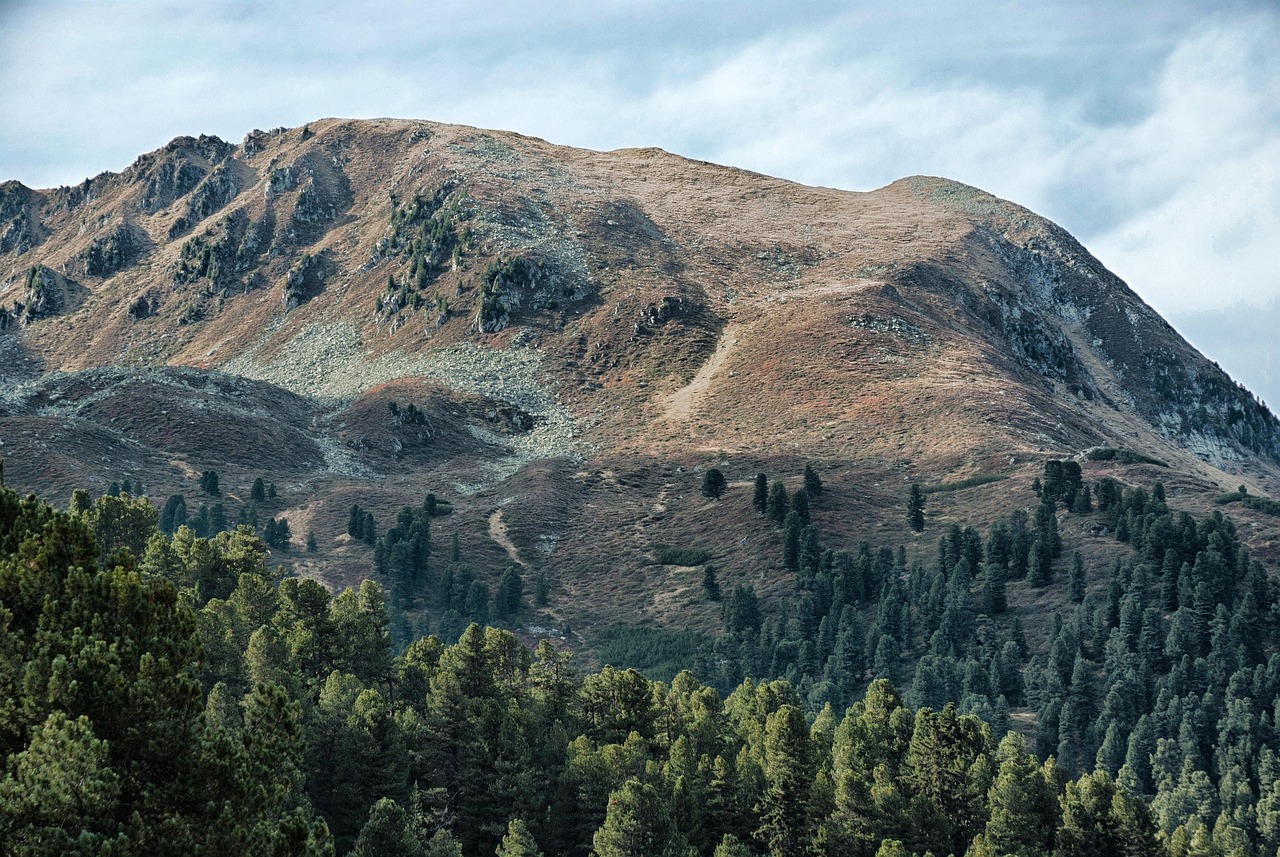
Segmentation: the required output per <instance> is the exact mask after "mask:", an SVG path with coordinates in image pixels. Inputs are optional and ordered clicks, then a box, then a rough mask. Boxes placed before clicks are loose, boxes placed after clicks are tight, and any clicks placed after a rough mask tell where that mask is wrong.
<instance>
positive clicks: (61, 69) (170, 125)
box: [0, 0, 1280, 410]
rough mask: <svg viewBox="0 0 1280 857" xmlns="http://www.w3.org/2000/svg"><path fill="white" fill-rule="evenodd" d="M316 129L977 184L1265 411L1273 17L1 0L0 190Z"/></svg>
mask: <svg viewBox="0 0 1280 857" xmlns="http://www.w3.org/2000/svg"><path fill="white" fill-rule="evenodd" d="M325 116H344V117H374V116H394V117H402V118H421V119H431V120H437V121H443V122H458V123H463V124H468V125H476V126H480V127H486V128H501V129H505V130H511V131H518V132H520V133H523V134H528V135H532V136H536V137H542V138H545V139H547V140H550V141H551V142H554V143H561V144H566V145H574V146H585V147H588V148H593V149H613V148H619V147H623V146H660V147H662V148H664V149H667V150H669V151H672V152H676V153H678V154H681V155H686V156H689V157H693V158H698V159H702V160H708V161H715V162H718V163H724V164H731V165H733V166H737V167H743V168H746V169H751V170H756V171H759V172H762V173H767V174H769V175H774V176H780V177H783V178H788V179H793V180H796V181H800V182H804V183H806V184H818V185H826V186H830V187H838V188H846V189H849V190H870V189H873V188H876V187H880V186H883V185H885V184H888V183H889V182H891V181H893V180H895V179H897V178H901V177H902V176H906V175H913V174H928V175H941V176H946V177H948V178H952V179H956V180H959V181H963V182H966V183H968V184H972V185H976V186H978V187H981V188H983V189H984V190H987V191H990V192H991V193H994V194H996V195H998V196H1001V197H1004V198H1006V199H1010V200H1013V201H1015V202H1018V203H1020V204H1022V205H1025V206H1027V207H1028V208H1031V209H1032V210H1034V211H1036V212H1038V213H1040V214H1043V215H1044V216H1046V217H1049V218H1050V219H1052V220H1054V221H1056V222H1057V223H1059V224H1061V225H1062V226H1064V227H1065V228H1066V229H1067V230H1069V231H1070V232H1071V233H1072V234H1074V235H1075V236H1076V237H1077V238H1079V239H1080V240H1081V241H1082V242H1083V243H1084V244H1085V246H1086V247H1088V248H1089V249H1090V251H1091V252H1093V254H1094V255H1095V256H1097V257H1098V258H1099V259H1101V260H1102V262H1103V263H1104V264H1106V265H1107V267H1109V268H1111V270H1113V271H1115V272H1116V273H1117V274H1119V275H1120V276H1121V277H1122V278H1123V279H1124V280H1125V281H1126V282H1127V283H1128V284H1129V285H1130V286H1131V287H1132V288H1133V289H1134V290H1135V291H1136V292H1137V293H1138V294H1139V295H1141V296H1142V297H1143V299H1144V300H1146V301H1147V302H1148V303H1149V304H1151V305H1152V306H1153V307H1154V308H1155V309H1156V310H1157V311H1159V312H1160V313H1161V314H1162V315H1164V316H1165V317H1166V318H1168V319H1169V320H1170V321H1171V322H1172V323H1173V324H1174V326H1175V327H1177V328H1178V330H1179V331H1180V332H1181V333H1183V335H1184V336H1186V337H1187V338H1188V339H1189V340H1190V341H1191V342H1192V343H1193V344H1195V345H1196V346H1197V347H1199V348H1200V349H1201V350H1202V351H1203V352H1205V353H1206V354H1207V355H1208V356H1209V357H1211V358H1212V359H1214V360H1217V361H1218V362H1219V363H1221V364H1222V366H1223V367H1224V368H1226V369H1227V371H1228V372H1230V373H1231V374H1232V376H1233V377H1235V378H1236V379H1237V380H1240V381H1241V382H1242V383H1244V384H1245V385H1246V386H1247V387H1249V388H1250V389H1251V390H1253V391H1254V392H1255V393H1257V394H1258V395H1259V396H1260V397H1261V398H1263V399H1264V400H1265V401H1267V402H1268V403H1269V404H1271V405H1272V407H1273V408H1274V409H1277V410H1280V343H1277V341H1276V340H1277V339H1280V337H1277V336H1276V332H1277V331H1280V176H1278V175H1277V173H1278V171H1280V2H1277V0H1217V2H1189V0H1132V2H1125V3H1116V2H1114V0H1105V1H1104V2H1098V1H1097V0H1081V2H1053V1H1052V0H1019V2H1014V1H1013V0H1003V2H1002V0H967V2H955V0H947V1H946V2H944V0H917V2H914V3H903V2H900V0H899V2H827V0H790V2H776V1H775V0H754V1H750V0H742V2H728V0H671V2H668V0H630V2H621V0H590V2H588V0H565V2H554V0H541V2H531V1H530V0H526V2H514V0H505V2H499V0H423V1H422V2H417V3H412V4H410V3H403V2H389V0H365V2H359V3H340V2H333V0H310V2H307V3H297V2H288V3H285V2H275V0H202V1H201V2H199V3H191V2H161V0H117V2H111V3H107V2H102V1H101V0H81V2H73V0H38V2H33V1H32V0H0V117H3V120H2V121H0V180H4V179H9V178H16V179H19V180H21V181H22V182H24V183H25V184H27V185H30V186H33V187H51V186H56V185H60V184H74V183H76V182H79V181H80V180H82V179H83V178H85V177H86V176H92V175H96V174H98V173H100V172H102V171H103V170H108V169H110V170H119V169H122V168H123V167H125V166H127V165H128V164H129V163H131V162H132V161H133V160H134V158H136V157H137V156H138V155H139V154H142V153H143V152H147V151H151V150H153V149H156V148H158V147H160V146H162V145H163V144H164V143H165V142H167V141H168V140H170V139H172V138H173V137H176V136H179V135H182V134H192V135H195V134H200V133H210V134H217V135H219V136H221V137H223V138H224V139H228V140H232V141H239V140H240V139H242V138H243V136H244V135H245V133H246V132H248V131H249V130H251V129H253V128H273V127H277V126H295V125H301V124H304V123H306V122H308V121H311V120H314V119H318V118H321V117H325Z"/></svg>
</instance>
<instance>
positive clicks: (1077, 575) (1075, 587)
mask: <svg viewBox="0 0 1280 857" xmlns="http://www.w3.org/2000/svg"><path fill="white" fill-rule="evenodd" d="M1067 588H1068V590H1069V591H1070V594H1071V600H1072V602H1073V603H1075V604H1082V603H1084V592H1085V569H1084V557H1082V556H1081V555H1080V551H1076V552H1075V554H1074V555H1073V556H1072V557H1071V576H1070V577H1069V578H1068V579H1067Z"/></svg>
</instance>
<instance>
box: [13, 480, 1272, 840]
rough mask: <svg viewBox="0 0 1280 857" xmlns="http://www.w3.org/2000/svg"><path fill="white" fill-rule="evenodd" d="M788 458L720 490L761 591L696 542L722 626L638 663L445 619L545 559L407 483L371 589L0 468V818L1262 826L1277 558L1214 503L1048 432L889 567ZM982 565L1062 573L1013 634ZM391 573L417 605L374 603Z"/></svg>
mask: <svg viewBox="0 0 1280 857" xmlns="http://www.w3.org/2000/svg"><path fill="white" fill-rule="evenodd" d="M762 477H763V474H762ZM763 481H764V485H766V486H767V484H768V481H767V479H764V480H763ZM711 482H712V483H714V485H713V487H715V486H718V485H719V480H715V479H712V480H711ZM202 483H203V485H202V487H203V488H204V489H205V491H206V493H209V494H212V493H213V492H212V491H210V490H209V489H210V488H213V489H214V490H216V481H214V480H213V479H212V478H211V477H210V476H209V474H205V475H204V476H202ZM805 483H806V485H805V487H803V488H799V489H798V490H796V491H795V492H793V493H791V494H790V495H788V492H787V491H786V488H785V487H784V486H783V485H782V484H781V482H778V481H775V482H774V483H773V485H774V487H772V488H765V490H757V492H756V494H757V502H758V504H759V505H760V507H761V508H759V510H758V511H759V513H760V514H762V515H764V516H765V517H767V518H770V519H772V520H773V521H775V522H776V523H775V524H774V525H776V526H778V527H779V528H780V529H781V532H782V533H783V539H782V543H783V546H784V552H785V556H784V560H785V563H786V565H787V566H788V567H789V568H791V569H792V570H793V571H794V573H795V578H796V589H795V597H794V598H793V599H792V601H791V602H790V603H789V604H788V605H787V607H786V609H785V610H782V611H780V612H770V611H765V610H763V609H762V607H761V605H760V604H759V602H758V599H757V597H756V595H755V593H754V591H753V590H752V589H751V588H750V587H748V586H745V585H741V584H739V585H736V586H735V587H734V588H733V589H732V591H730V592H727V593H724V594H723V595H722V594H721V593H720V592H719V588H718V584H716V583H715V581H716V577H715V571H714V568H712V569H711V572H710V574H709V575H706V576H704V581H706V595H707V597H708V598H720V599H721V603H722V606H723V622H724V628H723V632H722V634H721V635H720V636H719V637H718V638H717V639H716V640H715V643H714V646H713V647H711V648H710V650H709V651H710V654H709V655H704V656H703V657H702V658H701V659H700V660H699V661H698V662H697V663H696V664H690V666H693V667H695V670H694V671H693V672H690V671H681V672H678V673H676V674H675V675H674V677H673V678H671V679H670V680H669V681H656V680H652V679H650V678H646V677H645V676H644V675H642V674H641V673H640V672H637V671H635V670H632V669H621V668H615V667H612V666H605V667H603V668H601V669H599V670H598V671H594V672H586V671H582V670H579V669H578V668H576V667H575V664H574V660H573V657H572V656H571V654H570V652H569V651H568V650H566V649H565V648H563V647H560V646H557V645H554V644H552V643H551V642H549V641H546V640H543V641H542V642H541V643H540V644H539V645H538V646H537V649H536V651H530V649H529V648H528V647H527V646H526V645H525V643H524V642H522V640H521V639H520V638H519V637H517V636H516V635H515V634H513V633H512V632H511V631H509V630H504V629H502V628H500V627H484V626H483V625H482V624H481V623H477V622H470V623H469V624H467V620H469V619H473V618H478V617H482V618H485V619H489V620H491V621H493V622H498V623H501V622H504V621H509V620H511V619H512V617H514V616H516V615H518V613H519V611H520V610H521V609H522V607H521V605H522V603H523V602H524V600H525V599H527V598H528V597H530V595H532V596H533V597H535V598H545V597H546V594H545V591H542V587H541V586H539V587H537V588H536V589H535V590H534V592H533V593H526V592H525V586H524V584H523V582H522V581H521V579H520V575H519V574H518V573H517V572H516V571H515V570H514V569H512V570H509V573H504V574H503V575H502V580H501V581H500V582H499V584H498V587H497V591H496V595H491V594H490V592H489V590H488V588H487V586H486V585H485V584H484V583H483V582H481V580H480V578H479V577H478V576H477V575H476V574H475V573H474V572H473V571H472V570H471V569H470V568H469V567H468V566H467V565H466V564H465V563H464V562H463V561H462V560H463V557H461V556H460V555H459V553H458V548H457V544H456V542H455V543H454V544H453V545H451V546H450V547H448V548H444V549H440V548H438V547H437V546H435V545H434V544H433V542H432V539H431V526H432V524H431V522H432V519H433V517H435V516H436V515H438V514H441V513H442V512H443V511H444V510H442V509H440V508H438V507H437V504H436V503H435V502H433V501H434V500H435V498H434V497H430V498H429V499H428V501H426V502H424V504H423V505H422V506H421V507H420V508H407V509H405V510H404V511H402V513H401V514H400V515H399V516H398V517H397V518H396V520H395V521H394V522H388V523H387V524H386V525H384V527H383V528H382V532H381V534H379V533H378V528H377V527H376V525H375V523H374V522H373V521H372V520H371V516H370V515H368V513H365V512H364V511H363V510H360V509H358V508H356V509H353V510H352V514H351V518H350V528H351V531H352V533H353V535H358V536H359V537H360V538H364V539H366V540H367V541H368V542H370V543H371V549H372V550H373V551H374V552H375V556H376V557H377V562H378V567H379V578H380V579H381V580H382V581H383V583H385V587H384V585H382V584H380V583H378V582H375V581H372V580H369V581H365V582H364V583H363V584H361V585H360V586H359V587H358V588H357V589H353V590H346V591H343V592H341V593H338V594H336V595H334V594H331V593H330V592H329V591H328V590H326V589H325V588H324V587H323V586H321V585H320V584H319V583H317V582H315V581H313V580H308V579H300V578H297V577H293V576H290V575H289V574H288V573H287V571H286V570H285V569H284V568H283V567H282V566H273V565H270V564H268V562H267V558H268V547H267V545H266V544H265V543H264V541H263V539H262V538H261V537H260V536H259V534H258V532H257V531H256V530H255V529H254V527H253V526H252V525H250V524H245V525H241V526H238V527H235V528H234V529H229V530H223V531H220V532H218V531H215V530H210V529H208V528H207V525H206V529H205V530H204V535H203V536H202V535H197V533H196V531H195V530H194V529H193V528H191V527H190V526H187V525H185V524H181V523H176V522H175V515H176V511H175V509H176V506H177V505H178V504H176V503H174V504H166V509H167V511H165V512H164V513H157V511H156V509H155V508H154V507H152V506H151V504H150V503H149V502H147V501H146V500H145V499H135V498H134V497H132V496H131V495H130V494H129V493H127V492H124V491H120V492H118V493H116V494H114V495H113V494H108V495H107V496H104V497H101V498H98V499H96V500H91V499H90V498H89V497H88V495H87V494H85V493H83V492H77V494H76V495H75V497H73V499H72V502H71V504H70V506H69V508H68V509H67V510H65V511H61V510H58V509H55V508H53V507H51V506H50V505H49V504H47V503H45V502H43V501H41V500H39V499H38V498H36V497H34V496H29V497H26V498H21V497H19V496H18V495H17V494H15V493H14V492H12V491H10V490H7V489H0V714H2V715H3V716H0V746H2V748H3V753H4V756H5V764H4V768H3V774H2V778H0V851H2V852H4V853H11V854H84V855H89V854H104V855H105V854H113V855H114V854H148V855H152V854H175V855H177V854H183V855H186V854H198V853H208V854H228V853H244V854H279V855H287V854H349V853H350V854H358V855H374V854H378V855H397V854H406V855H445V854H451V855H452V854H458V855H489V854H495V853H496V854H499V855H516V854H539V853H541V854H547V855H573V854H582V855H589V854H594V855H598V857H613V855H624V854H626V855H631V854H634V855H667V854H671V855H708V857H710V855H715V857H727V855H744V854H746V855H762V854H770V855H787V857H789V855H800V854H805V855H811V854H818V855H846V854H851V855H863V854H865V855H910V854H919V855H923V854H926V853H931V854H934V855H945V854H955V855H963V854H969V855H1003V854H1016V855H1022V854H1026V855H1032V854H1061V855H1077V854H1080V855H1083V854H1134V855H1139V854H1157V853H1161V852H1165V853H1169V854H1173V855H1191V854H1196V855H1199V854H1224V855H1226V854H1232V855H1254V854H1257V855H1271V854H1275V853H1277V848H1278V847H1280V782H1278V781H1280V761H1278V760H1280V756H1278V755H1277V754H1278V753H1280V739H1278V736H1277V734H1276V730H1275V720H1276V715H1277V711H1280V708H1278V707H1277V705H1278V700H1280V654H1277V651H1276V649H1277V646H1276V640H1275V633H1276V627H1277V621H1276V620H1277V615H1278V612H1277V598H1276V585H1275V581H1274V580H1273V578H1272V577H1271V576H1270V575H1269V574H1268V572H1267V571H1266V569H1264V568H1263V566H1262V565H1261V564H1260V563H1259V562H1257V561H1256V560H1254V559H1251V558H1250V556H1249V552H1248V550H1247V548H1245V547H1244V546H1243V544H1242V543H1241V542H1240V540H1239V538H1238V537H1237V535H1236V533H1235V530H1234V527H1233V525H1232V524H1231V521H1230V519H1229V518H1227V517H1225V516H1223V515H1222V514H1220V513H1215V514H1214V515H1212V516H1209V517H1207V518H1205V519H1202V520H1199V521H1197V520H1194V519H1192V518H1191V516H1189V515H1186V514H1182V513H1177V514H1175V513H1173V512H1171V511H1170V509H1169V508H1168V506H1167V503H1166V501H1165V497H1164V493H1163V489H1162V488H1161V486H1160V485H1159V484H1156V485H1155V486H1153V487H1152V488H1151V489H1150V490H1145V489H1141V488H1136V487H1132V486H1124V485H1121V484H1120V483H1117V482H1115V481H1114V480H1100V481H1098V482H1096V483H1094V484H1093V485H1088V484H1086V483H1084V482H1083V481H1082V479H1081V478H1080V469H1079V466H1078V465H1074V466H1073V465H1072V463H1070V462H1066V463H1063V462H1050V465H1049V466H1047V467H1046V471H1045V477H1044V480H1043V482H1039V481H1038V484H1037V486H1036V487H1037V492H1038V497H1037V502H1038V506H1037V508H1036V511H1035V513H1034V514H1032V515H1030V516H1028V515H1026V514H1024V513H1020V512H1015V513H1013V514H1012V515H1010V516H1009V517H1008V518H1007V519H1004V520H1001V521H999V522H997V523H996V524H995V525H994V526H992V527H991V529H990V531H989V532H988V533H987V534H986V535H985V537H984V536H983V535H981V534H979V533H977V532H976V531H974V530H972V529H967V528H960V527H953V528H951V529H949V530H946V531H944V532H943V533H942V535H941V538H940V539H939V544H938V556H937V560H936V562H933V563H931V564H928V565H925V564H922V563H916V564H914V565H913V566H908V564H907V562H906V558H905V554H904V553H903V552H902V551H901V550H898V551H895V550H893V549H891V548H888V547H881V548H873V547H872V546H870V545H863V546H862V547H861V548H860V549H859V550H856V551H833V550H829V549H825V548H823V547H822V534H821V533H819V532H818V531H817V529H816V527H815V526H814V524H813V522H812V520H811V518H810V515H809V504H810V503H813V502H820V501H819V500H818V498H819V497H820V495H821V492H822V486H821V482H820V480H817V479H816V474H815V475H814V476H813V478H811V479H806V480H805ZM757 486H758V488H759V487H760V486H761V480H757ZM130 487H132V486H130ZM255 490H256V489H255ZM717 494H718V492H716V491H709V492H708V497H709V498H714V497H715V496H717ZM264 496H265V488H264ZM912 498H913V503H918V502H924V501H925V498H926V495H925V494H924V492H914V491H913V492H912ZM1095 504H1096V506H1095ZM904 508H905V507H904ZM913 511H914V510H913ZM904 514H906V512H904ZM1063 514H1070V515H1081V516H1090V517H1091V519H1092V520H1096V522H1097V525H1098V526H1099V527H1105V528H1106V529H1107V532H1108V534H1109V535H1110V536H1111V537H1113V538H1115V539H1117V540H1118V544H1119V545H1120V546H1122V547H1123V552H1122V553H1120V554H1118V555H1119V556H1120V559H1119V560H1118V561H1117V562H1116V565H1115V567H1114V569H1109V570H1107V574H1105V575H1103V577H1104V578H1105V579H1106V580H1107V581H1108V583H1107V585H1106V586H1097V585H1090V580H1092V579H1094V578H1096V577H1097V576H1098V575H1099V574H1100V572H1099V571H1098V570H1090V569H1086V568H1085V567H1084V564H1083V562H1082V561H1081V560H1080V558H1079V557H1078V556H1075V557H1072V558H1070V559H1068V558H1066V557H1062V558H1058V556H1057V555H1058V554H1059V553H1060V552H1061V542H1060V539H1059V537H1058V531H1057V521H1058V518H1059V516H1060V515H1063ZM162 519H163V520H164V522H165V523H167V524H169V525H170V526H168V527H166V529H168V530H171V532H162V531H161V529H159V525H160V524H161V522H162ZM272 521H273V524H272V531H273V533H275V534H276V536H277V539H278V535H279V530H280V527H279V525H278V523H275V519H272ZM286 532H287V530H286ZM285 544H287V539H286V540H285ZM705 561H706V558H705V557H703V558H702V562H703V563H705ZM713 584H714V585H713ZM1018 586H1026V587H1051V586H1058V587H1065V588H1066V589H1067V590H1068V594H1069V601H1070V603H1072V604H1073V609H1072V611H1071V612H1070V613H1069V614H1068V615H1065V616H1059V617H1057V618H1056V619H1055V620H1054V628H1053V632H1052V634H1051V635H1050V644H1049V647H1048V649H1047V651H1044V652H1032V651H1030V650H1029V648H1028V646H1027V643H1026V640H1025V639H1024V637H1023V634H1022V631H1021V629H1020V628H1019V627H1018V626H1017V624H1016V623H1013V622H1008V621H1006V619H1005V616H1004V610H1005V605H1004V602H1005V599H1006V594H1005V588H1006V587H1018ZM424 589H431V590H433V592H432V593H431V594H430V595H429V597H428V596H427V595H424V593H423V590H424ZM424 599H425V601H426V602H427V603H428V604H429V605H430V606H431V607H432V609H434V610H436V611H437V615H438V616H439V623H438V624H439V627H440V628H442V629H444V630H446V631H449V633H448V636H447V637H444V638H443V639H442V638H441V637H439V636H424V637H416V638H412V639H409V638H406V639H399V638H398V637H399V635H397V634H394V633H393V626H395V625H396V624H397V622H403V619H402V618H400V617H403V615H404V612H405V610H406V609H409V608H412V607H414V606H415V605H419V604H420V602H422V601H423V600H424ZM441 611H443V612H441ZM450 623H452V625H453V630H452V631H450V627H451V626H450ZM446 639H447V640H457V642H456V643H453V644H452V645H448V644H446V643H445V642H444V641H443V640H446ZM695 675H696V676H697V677H695ZM703 682H708V683H706V684H704V683H703ZM898 688H902V690H899V689H898ZM1020 714H1022V715H1025V717H1021V719H1020V718H1019V715H1020ZM1023 723H1033V724H1034V726H1033V727H1032V728H1030V729H1027V728H1024V727H1023V726H1022V725H1021V724H1023ZM1010 726H1014V727H1017V731H1010V729H1009V727H1010ZM1033 748H1034V752H1033Z"/></svg>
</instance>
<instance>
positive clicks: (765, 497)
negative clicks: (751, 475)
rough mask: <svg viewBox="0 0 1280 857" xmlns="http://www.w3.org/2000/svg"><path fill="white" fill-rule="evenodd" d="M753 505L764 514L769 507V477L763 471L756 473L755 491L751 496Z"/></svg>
mask: <svg viewBox="0 0 1280 857" xmlns="http://www.w3.org/2000/svg"><path fill="white" fill-rule="evenodd" d="M751 506H752V508H754V509H755V510H756V511H757V512H759V513H760V514H762V515H763V514H764V513H765V512H766V511H767V510H768V508H769V477H768V476H766V475H765V474H763V473H757V474H756V483H755V492H754V493H753V494H752V496H751Z"/></svg>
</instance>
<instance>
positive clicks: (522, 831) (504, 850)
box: [496, 818, 542, 857]
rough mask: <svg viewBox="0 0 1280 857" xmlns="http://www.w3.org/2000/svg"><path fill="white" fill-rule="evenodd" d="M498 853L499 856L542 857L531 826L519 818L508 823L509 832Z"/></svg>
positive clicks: (503, 839) (499, 846)
mask: <svg viewBox="0 0 1280 857" xmlns="http://www.w3.org/2000/svg"><path fill="white" fill-rule="evenodd" d="M496 853H497V857H542V852H541V851H539V850H538V843H537V842H535V841H534V839H533V835H532V834H530V833H529V828H528V827H527V826H525V823H524V822H523V821H521V820H520V819H518V818H513V819H511V821H510V822H509V823H508V824H507V834H506V836H503V837H502V842H501V843H500V844H499V845H498V850H497V852H496Z"/></svg>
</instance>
